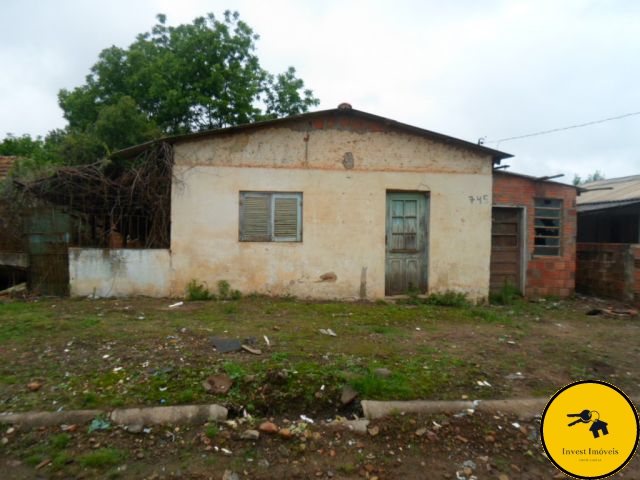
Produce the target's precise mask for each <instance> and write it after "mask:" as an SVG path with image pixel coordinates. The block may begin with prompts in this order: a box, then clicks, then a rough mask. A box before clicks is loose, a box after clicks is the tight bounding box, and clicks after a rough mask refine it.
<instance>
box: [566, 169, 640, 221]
mask: <svg viewBox="0 0 640 480" xmlns="http://www.w3.org/2000/svg"><path fill="white" fill-rule="evenodd" d="M581 186H582V187H583V188H584V189H585V191H583V192H582V194H581V195H580V196H579V197H578V199H577V203H578V210H579V211H581V212H584V211H588V210H599V209H603V208H613V207H621V206H624V205H630V204H633V203H640V175H631V176H629V177H620V178H611V179H608V180H598V181H595V182H589V183H585V184H584V185H581ZM590 189H603V190H594V191H589V190H590ZM605 189H606V190H605Z"/></svg>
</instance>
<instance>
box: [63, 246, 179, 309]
mask: <svg viewBox="0 0 640 480" xmlns="http://www.w3.org/2000/svg"><path fill="white" fill-rule="evenodd" d="M170 270H171V256H170V254H169V250H161V249H157V250H156V249H153V250H149V249H144V250H143V249H101V248H70V249H69V284H70V294H71V296H72V297H77V296H87V295H95V296H96V297H126V296H135V295H145V296H149V297H167V296H169V293H170V289H169V287H170V278H171V274H170Z"/></svg>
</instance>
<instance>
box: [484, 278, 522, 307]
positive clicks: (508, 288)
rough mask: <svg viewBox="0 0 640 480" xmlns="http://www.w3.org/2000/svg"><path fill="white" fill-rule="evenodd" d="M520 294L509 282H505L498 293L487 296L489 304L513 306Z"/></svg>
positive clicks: (520, 296)
mask: <svg viewBox="0 0 640 480" xmlns="http://www.w3.org/2000/svg"><path fill="white" fill-rule="evenodd" d="M520 298H522V293H521V292H520V290H519V289H518V287H516V286H515V285H514V284H513V283H511V282H505V283H504V285H503V286H502V288H501V289H500V291H498V292H494V293H490V294H489V302H490V303H492V304H496V305H513V304H514V303H515V301H516V300H518V299H520Z"/></svg>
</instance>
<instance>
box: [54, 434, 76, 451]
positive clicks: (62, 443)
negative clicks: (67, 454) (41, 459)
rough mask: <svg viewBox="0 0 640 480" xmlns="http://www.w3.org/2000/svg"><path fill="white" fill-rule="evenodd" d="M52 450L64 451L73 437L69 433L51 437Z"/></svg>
mask: <svg viewBox="0 0 640 480" xmlns="http://www.w3.org/2000/svg"><path fill="white" fill-rule="evenodd" d="M50 442H51V448H53V449H55V450H64V449H65V448H67V446H69V443H70V442H71V435H69V434H68V433H60V434H59V435H54V436H53V437H51V440H50Z"/></svg>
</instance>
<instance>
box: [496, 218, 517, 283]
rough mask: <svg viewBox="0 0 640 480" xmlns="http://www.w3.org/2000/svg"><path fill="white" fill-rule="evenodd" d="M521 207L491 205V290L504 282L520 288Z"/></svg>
mask: <svg viewBox="0 0 640 480" xmlns="http://www.w3.org/2000/svg"><path fill="white" fill-rule="evenodd" d="M521 217H522V215H521V209H520V208H508V207H493V210H492V222H491V291H492V292H496V291H499V290H500V289H501V288H502V287H503V286H504V285H505V284H511V285H513V286H515V287H516V288H518V289H520V290H522V285H521V277H522V275H521V266H522V256H521V255H522V226H521V222H522V219H521Z"/></svg>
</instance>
